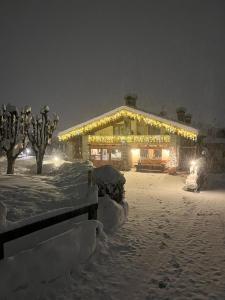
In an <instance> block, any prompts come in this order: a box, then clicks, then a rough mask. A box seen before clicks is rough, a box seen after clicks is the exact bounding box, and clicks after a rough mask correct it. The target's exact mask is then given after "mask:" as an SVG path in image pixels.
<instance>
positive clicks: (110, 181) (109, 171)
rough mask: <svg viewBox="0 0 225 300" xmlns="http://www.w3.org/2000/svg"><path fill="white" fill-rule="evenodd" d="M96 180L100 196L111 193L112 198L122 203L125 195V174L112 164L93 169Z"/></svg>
mask: <svg viewBox="0 0 225 300" xmlns="http://www.w3.org/2000/svg"><path fill="white" fill-rule="evenodd" d="M93 179H94V182H95V183H96V184H97V185H98V189H99V191H98V195H99V196H100V197H102V196H105V195H109V196H110V198H111V199H113V200H115V201H116V202H118V203H120V202H122V200H123V197H124V184H125V182H126V180H125V178H124V175H123V174H122V173H121V172H119V171H118V170H116V169H115V168H113V167H112V166H110V165H105V166H102V167H99V168H96V169H94V170H93Z"/></svg>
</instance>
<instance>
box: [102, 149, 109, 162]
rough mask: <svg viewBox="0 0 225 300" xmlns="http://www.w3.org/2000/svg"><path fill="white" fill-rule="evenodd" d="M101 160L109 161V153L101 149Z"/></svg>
mask: <svg viewBox="0 0 225 300" xmlns="http://www.w3.org/2000/svg"><path fill="white" fill-rule="evenodd" d="M102 160H109V151H108V150H107V149H102Z"/></svg>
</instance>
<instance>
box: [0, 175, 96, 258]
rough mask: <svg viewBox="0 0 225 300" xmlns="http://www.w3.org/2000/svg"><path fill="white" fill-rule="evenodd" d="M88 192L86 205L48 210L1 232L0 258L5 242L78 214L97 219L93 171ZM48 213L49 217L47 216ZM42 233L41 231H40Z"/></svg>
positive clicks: (89, 218)
mask: <svg viewBox="0 0 225 300" xmlns="http://www.w3.org/2000/svg"><path fill="white" fill-rule="evenodd" d="M88 187H89V188H88V194H87V201H86V205H84V206H81V207H77V208H74V209H70V210H67V209H66V211H65V209H64V211H63V212H60V213H56V212H54V211H53V212H48V213H46V214H45V215H40V216H35V217H33V218H31V219H28V220H24V221H22V222H21V223H22V224H20V225H19V226H17V227H16V228H12V229H10V230H7V231H4V232H2V233H0V260H1V259H3V258H4V257H5V253H4V252H5V251H4V244H6V243H8V242H12V241H15V240H17V239H19V238H22V237H25V236H28V235H30V234H34V233H36V232H37V231H39V230H42V231H43V230H44V229H46V228H50V227H51V226H52V227H53V226H54V225H58V224H60V223H61V224H62V223H63V222H65V221H69V220H72V219H73V218H76V217H78V216H82V215H85V214H88V220H97V210H98V195H97V188H96V187H95V186H92V172H88ZM46 215H47V217H46ZM40 235H41V232H40Z"/></svg>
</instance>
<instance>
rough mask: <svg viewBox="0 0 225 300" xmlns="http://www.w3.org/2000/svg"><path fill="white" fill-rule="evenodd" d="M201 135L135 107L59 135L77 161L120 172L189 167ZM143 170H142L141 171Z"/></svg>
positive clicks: (188, 127)
mask: <svg viewBox="0 0 225 300" xmlns="http://www.w3.org/2000/svg"><path fill="white" fill-rule="evenodd" d="M197 135H198V131H197V130H196V129H195V128H192V127H190V126H189V125H187V124H184V123H180V122H176V121H172V120H169V119H167V118H165V117H161V116H158V115H155V114H150V113H147V112H144V111H142V110H139V109H137V108H136V107H135V105H133V103H131V104H130V105H129V103H128V105H125V106H121V107H118V108H116V109H114V110H111V111H109V112H108V113H106V114H103V115H101V116H99V117H96V118H93V119H91V120H89V121H87V122H84V123H82V124H78V125H76V126H74V127H71V128H69V129H66V130H64V131H62V132H60V133H59V135H58V137H59V140H60V141H64V142H65V149H66V153H67V155H68V156H69V158H70V159H73V160H81V159H83V160H91V161H92V162H93V164H94V166H101V165H106V164H110V165H113V166H115V167H116V168H118V169H119V170H130V169H131V168H132V167H135V166H136V168H137V169H138V166H139V167H143V169H152V170H155V169H157V170H158V169H159V170H160V169H161V170H164V169H165V166H168V165H170V167H173V166H174V167H181V168H184V167H185V161H186V160H189V159H191V157H193V156H194V155H195V150H196V140H197ZM139 169H141V168H139Z"/></svg>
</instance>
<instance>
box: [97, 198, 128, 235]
mask: <svg viewBox="0 0 225 300" xmlns="http://www.w3.org/2000/svg"><path fill="white" fill-rule="evenodd" d="M127 216H128V203H127V202H126V201H122V202H121V203H120V204H119V203H117V202H116V201H113V200H112V199H111V198H110V197H109V195H105V196H104V197H99V198H98V220H99V221H100V222H102V224H103V228H104V231H105V232H106V233H110V232H112V231H114V230H116V229H117V228H118V227H120V226H121V225H122V224H124V222H125V221H126V219H127Z"/></svg>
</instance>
